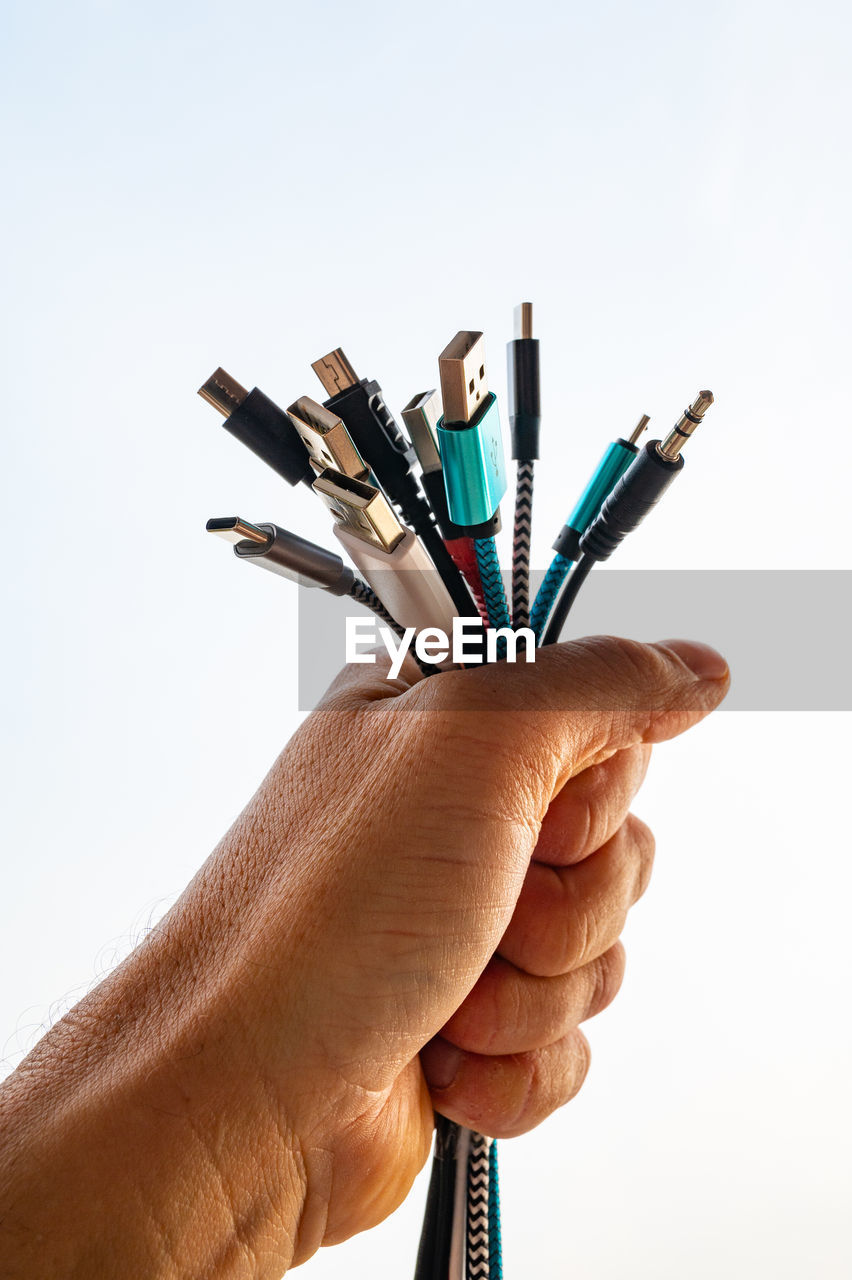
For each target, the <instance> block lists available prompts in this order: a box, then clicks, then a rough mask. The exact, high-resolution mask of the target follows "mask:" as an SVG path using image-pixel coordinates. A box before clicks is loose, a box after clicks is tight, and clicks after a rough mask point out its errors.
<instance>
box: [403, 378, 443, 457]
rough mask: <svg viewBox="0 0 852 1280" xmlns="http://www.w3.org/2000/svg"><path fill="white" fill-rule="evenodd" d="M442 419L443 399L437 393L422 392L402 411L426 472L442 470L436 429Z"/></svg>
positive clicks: (412, 441) (415, 450) (415, 449)
mask: <svg viewBox="0 0 852 1280" xmlns="http://www.w3.org/2000/svg"><path fill="white" fill-rule="evenodd" d="M440 417H441V397H440V396H439V395H438V392H437V391H421V392H420V393H419V395H416V396H414V397H412V399H411V400H409V402H408V404H407V405H406V406H405V408H404V409H403V411H402V420H403V422H404V423H405V425H406V427H407V428H408V434H409V436H410V437H411V443H412V444H413V445H414V452H415V453H416V454H417V461H418V462H419V463H420V466H421V467H422V468H423V471H424V472H427V473H428V472H430V471H440V470H441V455H440V453H439V452H438V437H437V435H436V428H437V426H438V422H439V420H440Z"/></svg>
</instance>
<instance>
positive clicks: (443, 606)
mask: <svg viewBox="0 0 852 1280" xmlns="http://www.w3.org/2000/svg"><path fill="white" fill-rule="evenodd" d="M314 490H315V491H316V493H317V494H318V495H319V497H320V498H321V499H322V501H323V502H324V503H325V505H326V506H327V507H328V509H329V510H330V511H331V513H332V515H333V516H334V521H335V527H334V533H335V536H336V537H337V539H338V541H339V542H340V543H341V544H342V546H343V547H344V548H345V549H346V551H347V553H348V555H349V558H350V559H351V560H352V563H353V564H354V565H355V567H356V568H357V569H358V570H359V572H360V573H361V574H362V575H363V577H364V578H365V579H366V580H367V582H368V583H369V584H370V586H371V587H372V589H373V590H374V591H375V593H376V595H377V596H378V597H379V599H380V600H381V602H382V604H383V605H384V607H385V608H386V609H387V611H388V613H390V614H392V616H393V617H394V618H396V620H397V622H398V623H399V624H400V625H401V626H403V627H414V628H415V630H416V631H422V630H423V629H424V628H425V627H440V628H442V629H443V630H445V631H446V632H447V634H450V632H451V631H452V627H453V618H454V617H455V616H456V614H457V610H456V607H455V604H454V602H453V599H452V596H451V595H450V594H449V592H448V591H447V588H446V586H445V585H444V583H443V581H442V579H441V577H440V575H439V574H438V573H437V571H436V570H435V567H434V565H433V564H432V562H431V561H430V559H429V557H428V556H427V554H426V552H425V551H424V549H423V547H422V546H421V544H420V542H419V541H418V539H417V537H416V535H415V534H414V533H413V532H412V530H411V529H407V528H406V527H405V526H404V525H403V524H401V523H400V521H399V520H398V519H397V517H396V515H395V514H394V512H393V511H392V509H391V507H390V505H389V503H388V502H387V500H386V499H385V497H384V495H383V494H382V493H381V491H380V490H379V489H377V488H376V487H375V485H371V484H367V483H365V482H364V481H361V480H353V479H352V478H351V477H349V476H343V475H341V474H340V473H339V472H336V471H330V470H329V471H324V472H323V473H322V474H321V475H319V476H317V478H316V480H315V481H314ZM462 616H475V615H474V613H473V606H472V605H471V606H469V608H468V610H467V613H466V614H465V615H462Z"/></svg>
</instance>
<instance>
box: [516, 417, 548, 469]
mask: <svg viewBox="0 0 852 1280" xmlns="http://www.w3.org/2000/svg"><path fill="white" fill-rule="evenodd" d="M510 425H511V432H512V459H513V461H515V462H535V461H536V460H537V459H538V458H539V457H540V456H541V454H540V452H539V437H540V435H541V415H540V414H535V415H534V414H531V413H516V414H515V416H514V418H512V419H511V423H510Z"/></svg>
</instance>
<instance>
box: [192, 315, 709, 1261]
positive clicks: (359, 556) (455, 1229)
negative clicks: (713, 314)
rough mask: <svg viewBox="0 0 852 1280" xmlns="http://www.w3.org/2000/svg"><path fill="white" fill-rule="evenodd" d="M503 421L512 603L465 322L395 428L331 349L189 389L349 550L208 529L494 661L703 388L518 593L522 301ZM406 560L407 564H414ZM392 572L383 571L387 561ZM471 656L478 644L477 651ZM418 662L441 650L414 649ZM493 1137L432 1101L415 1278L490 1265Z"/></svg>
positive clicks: (554, 595)
mask: <svg viewBox="0 0 852 1280" xmlns="http://www.w3.org/2000/svg"><path fill="white" fill-rule="evenodd" d="M508 355H509V420H510V426H511V438H512V456H513V459H514V460H515V461H516V463H517V476H516V488H515V518H514V539H513V547H512V586H511V608H510V606H509V601H508V598H507V594H506V590H505V587H504V583H503V577H502V574H501V571H500V563H499V559H498V555H497V546H496V542H495V538H496V535H497V534H498V533H499V531H500V501H501V499H502V497H503V495H504V493H505V492H506V489H507V478H506V469H505V464H504V459H503V441H502V432H501V428H500V420H499V412H498V406H497V398H496V396H495V395H494V393H493V392H492V391H489V389H488V379H487V374H486V365H485V345H484V340H483V336H482V334H481V333H480V332H474V331H469V330H463V331H461V332H459V333H457V334H456V336H455V337H454V338H453V340H452V341H451V342H450V343H449V344H448V346H447V347H446V348H445V349H444V351H443V352H442V353H441V355H440V357H439V361H438V368H439V375H440V384H441V389H440V396H439V394H438V391H437V390H430V391H425V392H421V393H419V394H417V395H415V396H414V397H413V398H412V399H411V400H410V401H409V403H408V404H407V405H406V407H405V408H404V409H403V411H402V419H403V422H404V424H405V426H406V428H407V434H406V433H405V432H403V430H402V428H401V427H400V426H399V425H398V423H397V422H396V419H395V418H394V416H393V414H392V413H391V412H390V410H389V409H388V407H387V405H386V404H385V401H384V397H383V395H382V390H381V387H380V386H379V384H378V383H377V382H375V381H373V380H370V379H366V378H359V377H358V375H357V374H356V373H355V371H354V369H353V368H352V365H351V364H350V363H349V361H348V360H347V358H346V356H345V355H344V353H343V351H342V350H340V349H339V348H338V349H337V350H336V351H332V352H330V353H329V354H328V355H327V356H323V357H322V358H321V359H320V360H317V361H316V362H315V363H314V365H313V366H312V367H313V369H314V370H315V372H316V373H317V375H318V377H319V379H320V381H321V383H322V385H323V387H324V389H325V392H326V395H327V398H326V400H325V401H324V402H323V403H322V404H320V403H318V402H316V401H315V400H313V399H311V398H310V397H308V396H302V397H301V398H300V399H298V400H296V401H294V402H293V404H291V405H290V407H289V408H288V409H287V410H286V411H285V410H283V409H281V408H280V407H279V406H278V405H277V404H275V403H274V402H273V401H272V400H270V399H269V398H268V397H267V396H265V395H264V393H263V392H262V391H260V390H258V388H257V387H255V389H254V390H253V391H250V392H249V391H246V389H245V388H244V387H242V386H241V385H240V384H239V383H238V382H237V381H236V380H235V379H234V378H232V377H231V376H230V374H228V373H226V372H225V371H224V370H223V369H217V370H216V372H215V373H214V374H213V375H212V377H211V378H209V379H208V381H207V382H205V384H204V386H203V387H201V389H200V391H199V394H200V395H201V396H203V397H204V399H205V400H207V401H209V403H211V404H212V405H213V406H214V407H215V408H216V409H217V410H218V411H219V412H220V413H221V414H222V415H223V417H224V420H225V421H224V425H225V427H226V429H227V430H228V431H229V432H231V434H232V435H234V436H236V437H237V439H239V440H241V441H242V443H243V444H245V445H247V446H248V448H250V449H251V450H252V451H253V452H254V453H255V454H257V455H258V456H259V457H260V458H261V459H262V460H263V461H264V462H266V463H267V464H268V465H269V466H271V467H272V468H273V469H274V470H275V471H277V473H278V474H279V475H280V476H281V477H282V478H283V479H285V480H286V481H287V482H288V484H290V485H297V484H300V483H304V484H306V485H308V486H310V487H311V489H312V490H313V491H314V493H315V494H316V495H317V496H318V497H319V498H320V499H321V501H322V502H323V503H324V504H325V505H326V506H327V507H328V509H329V510H330V512H331V515H332V518H333V520H334V533H335V535H336V538H337V540H338V542H340V543H341V545H342V547H343V548H344V550H345V551H346V553H347V557H348V559H349V560H350V561H351V565H348V564H346V563H345V561H344V560H343V558H342V557H341V556H339V555H337V554H336V553H335V552H332V551H329V550H328V549H327V548H325V547H321V546H318V545H317V544H315V543H312V542H308V541H307V540H306V539H304V538H301V537H300V536H299V535H298V534H295V533H292V532H291V531H289V530H287V529H284V528H281V527H280V526H279V525H276V524H266V523H264V524H253V523H250V522H249V521H247V520H243V519H241V518H240V517H238V516H228V517H224V518H216V519H211V520H209V521H208V522H207V529H208V531H209V532H211V533H215V534H218V535H219V536H221V537H224V538H225V539H227V540H228V541H230V542H232V543H233V544H234V553H235V555H236V556H237V558H238V559H241V560H248V561H250V562H251V563H254V564H256V565H259V566H260V567H261V568H265V569H269V570H271V571H272V572H274V573H277V574H279V575H281V576H283V577H286V578H290V579H292V580H294V581H296V582H298V583H299V584H301V585H302V586H310V587H319V588H321V589H323V590H325V591H329V592H331V593H333V594H334V595H338V596H348V597H350V598H351V599H353V600H355V601H356V602H357V603H358V604H360V605H363V606H365V607H366V608H368V609H370V610H372V611H373V613H374V614H376V615H377V616H378V617H379V618H380V619H381V620H382V621H383V622H384V624H385V625H386V626H387V627H389V628H391V629H392V630H393V631H394V632H395V633H396V634H397V635H403V634H404V633H406V632H407V631H408V632H409V633H411V632H413V633H418V632H420V631H423V630H425V629H426V628H431V629H434V628H440V629H441V630H443V632H444V633H445V634H447V635H449V634H450V633H451V632H452V631H453V622H454V620H455V619H456V618H478V619H480V621H481V625H482V627H483V628H484V630H485V638H486V640H487V639H488V638H489V633H490V634H491V636H492V637H493V641H494V642H493V644H488V645H486V646H485V648H486V653H487V654H489V655H490V656H491V657H492V658H493V659H494V660H498V661H499V660H500V658H501V657H502V656H504V655H505V652H506V641H507V637H508V636H509V635H510V634H511V633H512V632H513V631H514V632H515V633H517V632H518V631H524V630H525V631H526V633H527V635H529V636H531V637H533V638H534V643H535V644H536V645H541V644H553V643H554V642H555V641H556V640H558V639H559V636H560V634H561V632H562V629H563V627H564V626H565V622H566V619H567V618H568V615H569V612H570V610H571V608H572V606H573V604H574V601H575V600H576V598H577V595H578V593H579V591H580V588H581V587H582V585H583V583H584V582H585V580H586V578H587V577H588V575H589V573H590V571H591V569H592V568H593V567H594V565H595V564H596V563H597V562H598V561H601V560H606V559H607V558H608V557H609V556H610V555H611V554H612V552H613V551H614V550H615V548H616V547H617V546H618V545H619V544H620V543H621V542H622V541H623V539H624V538H625V537H626V536H627V534H629V533H630V532H632V530H633V529H635V528H636V527H637V526H638V525H639V523H640V522H641V521H642V520H643V519H644V517H645V516H646V515H647V514H648V512H649V511H650V510H651V508H652V507H654V506H655V505H656V503H657V502H658V501H659V499H660V498H661V497H662V495H663V493H664V492H665V490H666V489H667V488H668V487H669V485H670V484H671V483H672V481H673V480H674V478H675V476H677V475H678V473H679V472H680V471H681V470H682V469H683V465H684V460H683V456H682V449H683V447H684V445H685V444H686V442H687V441H688V440H689V438H690V436H691V435H692V434H693V432H694V431H695V429H696V427H697V426H699V424H700V423H701V421H702V419H703V417H704V415H705V413H706V412H707V410H708V408H709V407H710V405H711V404H712V403H713V396H712V393H711V392H709V391H701V392H699V394H698V396H697V397H696V398H695V400H694V401H693V402H692V404H691V405H690V406H689V408H688V409H685V410H684V411H683V413H682V414H681V415H680V417H679V418H678V419H677V421H676V422H675V425H674V426H673V427H672V429H671V430H670V431H669V432H668V434H667V435H666V436H665V437H664V438H662V439H659V440H652V441H650V442H648V443H646V444H644V445H643V446H642V447H641V448H640V439H641V437H642V435H643V434H644V432H645V429H646V427H647V425H648V422H649V418H648V416H647V415H644V414H643V415H642V417H641V418H640V420H639V422H638V424H637V426H636V428H635V429H634V431H633V432H632V433H631V434H630V435H629V436H628V437H627V438H619V439H617V440H615V441H614V442H613V443H612V444H610V445H609V446H608V448H607V449H606V451H605V453H604V455H603V458H602V459H601V461H600V463H599V464H598V467H597V468H596V470H595V472H594V474H593V475H592V477H591V479H590V480H589V482H588V484H587V485H586V487H585V489H584V490H583V492H582V494H581V496H580V499H579V501H578V502H577V504H576V506H575V507H574V509H573V511H572V512H571V514H570V515H569V517H568V519H567V521H566V522H565V524H564V526H563V528H562V530H561V531H560V533H559V536H558V537H557V539H556V541H555V543H554V544H553V549H554V552H555V554H554V556H553V559H552V561H551V564H550V566H549V568H548V570H547V573H546V574H545V576H544V580H543V582H542V584H541V587H540V589H539V590H538V593H537V594H536V597H535V599H534V601H533V603H532V607H530V539H531V533H532V507H533V479H534V466H535V462H536V460H537V459H538V456H539V433H540V426H541V406H540V378H539V344H538V339H536V338H534V337H533V334H532V305H531V304H530V303H527V302H525V303H522V304H521V305H520V306H519V307H518V308H517V309H516V327H515V337H514V338H513V340H512V341H510V342H509V344H508ZM412 570H417V571H418V572H412ZM389 571H390V572H389ZM478 660H479V661H482V658H481V657H480V658H479V659H478ZM419 662H420V667H421V670H422V671H423V673H424V675H426V676H429V677H433V676H438V677H439V672H440V669H441V667H442V665H446V664H441V663H439V665H438V666H435V665H432V664H431V663H429V662H427V661H424V660H423V659H422V658H420V659H419ZM502 1268H503V1264H502V1252H501V1241H500V1197H499V1185H498V1171H497V1144H496V1142H494V1141H493V1140H492V1139H491V1138H489V1137H487V1136H485V1135H483V1134H478V1133H473V1132H472V1131H470V1130H468V1129H465V1128H462V1127H461V1126H459V1125H457V1124H455V1123H453V1122H452V1121H450V1120H447V1119H446V1118H445V1117H443V1116H436V1121H435V1146H434V1156H433V1164H432V1174H431V1179H430V1184H429V1190H428V1195H427V1202H426V1212H425V1218H424V1224H423V1232H422V1236H421V1240H420V1248H419V1251H418V1255H417V1265H416V1271H415V1280H484V1278H486V1277H488V1278H489V1280H491V1278H492V1277H496V1278H497V1280H502Z"/></svg>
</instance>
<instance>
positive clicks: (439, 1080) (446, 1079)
mask: <svg viewBox="0 0 852 1280" xmlns="http://www.w3.org/2000/svg"><path fill="white" fill-rule="evenodd" d="M461 1060H462V1051H461V1049H457V1048H456V1046H455V1045H454V1044H450V1042H449V1040H442V1039H441V1037H440V1036H436V1038H435V1039H434V1040H430V1041H429V1043H428V1044H427V1045H424V1047H423V1048H422V1049H421V1050H420V1062H421V1065H422V1067H423V1074H424V1076H425V1077H426V1082H427V1084H429V1085H431V1086H432V1088H433V1089H448V1088H449V1087H450V1085H451V1084H452V1083H453V1081H454V1080H455V1078H456V1076H457V1075H458V1073H459V1067H460V1066H461Z"/></svg>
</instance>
